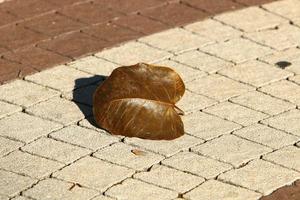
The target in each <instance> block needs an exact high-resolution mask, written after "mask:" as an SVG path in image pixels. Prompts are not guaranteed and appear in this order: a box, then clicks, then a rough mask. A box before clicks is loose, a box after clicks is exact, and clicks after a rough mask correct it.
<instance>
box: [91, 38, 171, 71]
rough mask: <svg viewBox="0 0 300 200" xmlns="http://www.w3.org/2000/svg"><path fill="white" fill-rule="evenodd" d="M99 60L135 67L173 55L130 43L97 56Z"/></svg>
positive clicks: (137, 43) (140, 44)
mask: <svg viewBox="0 0 300 200" xmlns="http://www.w3.org/2000/svg"><path fill="white" fill-rule="evenodd" d="M95 55H96V56H97V57H99V58H104V59H106V60H109V61H112V62H114V63H118V64H121V65H133V64H136V63H139V62H146V63H148V62H155V61H158V60H163V59H164V58H168V57H170V56H171V55H172V54H170V53H168V52H165V51H161V50H158V49H155V48H153V47H150V46H148V45H146V44H142V43H139V42H128V43H126V44H124V45H122V46H120V47H114V48H111V49H108V50H104V51H102V52H100V53H97V54H95Z"/></svg>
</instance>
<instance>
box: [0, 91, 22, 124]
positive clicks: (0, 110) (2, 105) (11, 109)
mask: <svg viewBox="0 0 300 200" xmlns="http://www.w3.org/2000/svg"><path fill="white" fill-rule="evenodd" d="M0 90H1V87H0ZM21 110H22V108H21V107H20V106H16V105H13V104H9V103H6V102H3V101H0V118H3V117H5V116H7V115H11V114H13V113H15V112H19V111H21Z"/></svg>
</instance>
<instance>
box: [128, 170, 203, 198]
mask: <svg viewBox="0 0 300 200" xmlns="http://www.w3.org/2000/svg"><path fill="white" fill-rule="evenodd" d="M134 178H136V179H140V180H142V181H145V182H147V183H151V184H154V185H158V186H161V187H163V188H167V189H170V190H174V191H177V192H179V193H185V192H187V191H188V190H190V189H192V188H194V187H196V186H197V185H199V184H200V183H202V182H204V181H205V179H204V178H200V177H198V176H195V175H191V174H187V173H184V172H181V171H178V170H175V169H172V168H168V167H165V166H162V165H155V166H153V167H152V168H151V170H150V171H149V172H148V171H147V172H140V173H138V174H135V175H134Z"/></svg>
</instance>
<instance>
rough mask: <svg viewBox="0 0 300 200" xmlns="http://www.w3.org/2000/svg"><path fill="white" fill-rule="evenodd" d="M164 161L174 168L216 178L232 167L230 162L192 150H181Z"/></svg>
mask: <svg viewBox="0 0 300 200" xmlns="http://www.w3.org/2000/svg"><path fill="white" fill-rule="evenodd" d="M162 163H163V165H167V166H171V167H172V168H175V169H178V170H181V171H184V172H189V173H192V174H195V175H198V176H201V177H204V178H206V179H211V178H214V177H216V176H217V175H219V174H221V173H223V172H224V171H227V170H229V169H231V168H232V167H231V165H229V164H226V163H222V162H220V161H217V160H214V159H211V158H207V157H204V156H201V155H198V154H195V153H192V152H180V153H178V154H176V155H174V156H172V157H170V158H167V159H166V160H164V161H162Z"/></svg>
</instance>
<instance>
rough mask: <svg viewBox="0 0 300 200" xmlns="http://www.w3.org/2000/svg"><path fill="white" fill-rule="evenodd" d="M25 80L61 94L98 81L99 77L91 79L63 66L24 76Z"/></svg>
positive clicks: (84, 74)
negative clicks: (58, 91)
mask: <svg viewBox="0 0 300 200" xmlns="http://www.w3.org/2000/svg"><path fill="white" fill-rule="evenodd" d="M25 79H26V80H29V81H32V82H34V83H37V84H40V85H43V86H47V87H50V88H54V89H57V90H60V91H63V92H68V91H71V90H73V89H75V88H77V87H81V86H84V85H88V84H91V83H93V82H96V81H99V80H100V78H99V77H93V75H90V74H88V73H85V72H82V71H79V70H76V69H74V68H72V67H68V66H64V65H60V66H57V67H54V68H51V69H48V70H45V71H42V72H40V73H36V74H33V75H30V76H26V77H25ZM79 79H80V80H83V79H84V81H79Z"/></svg>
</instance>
